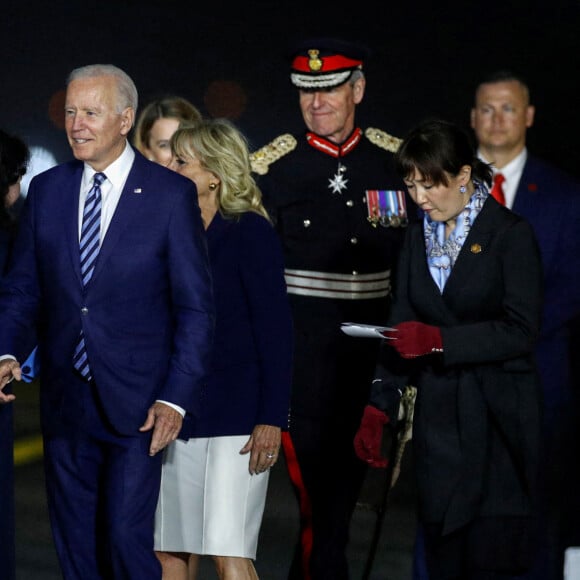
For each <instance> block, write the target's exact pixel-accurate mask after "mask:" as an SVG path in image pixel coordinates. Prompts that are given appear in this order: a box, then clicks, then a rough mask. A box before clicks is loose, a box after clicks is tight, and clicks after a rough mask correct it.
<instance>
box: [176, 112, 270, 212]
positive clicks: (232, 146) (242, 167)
mask: <svg viewBox="0 0 580 580" xmlns="http://www.w3.org/2000/svg"><path fill="white" fill-rule="evenodd" d="M171 151H172V152H173V155H175V156H176V157H180V158H182V159H187V158H188V157H189V158H191V157H195V158H197V159H198V160H199V162H200V163H201V165H202V166H203V167H204V169H206V170H207V171H209V172H211V173H213V174H214V175H215V176H216V177H218V178H219V179H220V182H221V183H220V187H219V189H218V195H217V200H218V208H219V211H220V213H221V214H222V215H223V216H224V217H229V218H236V217H239V216H240V215H241V214H243V213H246V212H248V211H253V212H255V213H257V214H260V215H261V216H263V217H265V218H266V219H268V220H270V217H269V215H268V212H267V211H266V208H265V207H264V205H263V204H262V192H261V191H260V188H259V187H258V184H257V183H256V181H255V180H254V178H253V176H252V169H251V165H250V153H249V148H248V142H247V140H246V138H245V136H244V135H243V134H242V133H241V132H240V131H239V130H238V129H237V128H236V127H235V125H234V124H233V123H232V122H231V121H229V120H227V119H205V120H203V121H200V122H199V123H196V124H195V125H188V124H185V123H183V124H182V125H180V127H179V128H178V129H177V131H176V132H175V133H174V134H173V135H172V137H171Z"/></svg>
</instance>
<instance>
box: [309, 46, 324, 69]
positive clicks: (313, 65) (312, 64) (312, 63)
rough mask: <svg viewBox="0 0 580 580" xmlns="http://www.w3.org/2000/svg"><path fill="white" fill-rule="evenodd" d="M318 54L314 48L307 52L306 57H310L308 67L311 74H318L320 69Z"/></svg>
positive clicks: (320, 62) (320, 63)
mask: <svg viewBox="0 0 580 580" xmlns="http://www.w3.org/2000/svg"><path fill="white" fill-rule="evenodd" d="M319 54H320V51H319V50H316V49H315V48H311V49H310V50H309V51H308V56H309V57H310V58H309V59H308V67H309V68H310V70H311V71H312V72H318V71H319V70H320V69H321V68H322V61H321V60H320V59H319V58H318V55H319Z"/></svg>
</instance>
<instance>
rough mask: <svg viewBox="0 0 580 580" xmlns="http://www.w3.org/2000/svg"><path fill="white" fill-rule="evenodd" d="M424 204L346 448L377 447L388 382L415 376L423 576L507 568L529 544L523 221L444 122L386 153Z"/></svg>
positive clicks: (529, 298) (530, 268)
mask: <svg viewBox="0 0 580 580" xmlns="http://www.w3.org/2000/svg"><path fill="white" fill-rule="evenodd" d="M396 164H397V169H398V171H399V173H400V174H401V176H402V177H403V178H404V179H405V184H406V186H407V188H408V190H409V193H410V195H411V197H412V198H413V200H414V201H416V203H417V205H418V206H419V207H420V208H421V210H422V211H423V213H424V219H423V221H422V223H421V222H420V223H417V224H414V225H413V226H410V227H409V230H408V233H407V239H406V242H405V246H404V249H403V252H402V254H401V259H400V263H399V266H398V270H397V282H396V287H395V296H394V304H393V309H392V313H391V321H390V325H391V326H392V327H393V328H394V330H392V331H387V332H386V333H385V338H386V340H384V341H383V347H382V356H381V360H380V363H379V365H378V369H377V380H375V381H374V383H373V393H372V396H371V401H370V403H371V404H370V405H369V406H368V407H367V409H366V410H365V414H364V416H363V420H362V423H361V427H360V429H359V432H358V433H357V437H356V439H355V448H356V449H357V454H358V455H359V457H360V458H361V459H363V460H364V461H367V462H368V463H370V464H371V465H372V464H373V463H375V462H377V461H380V443H379V440H378V438H377V434H379V433H381V431H382V425H383V424H384V422H385V421H386V420H387V417H386V414H385V410H386V409H387V405H386V401H387V399H388V397H387V393H388V392H389V391H390V390H391V391H392V389H393V387H396V388H402V387H403V386H404V385H414V386H416V387H417V400H416V405H415V410H414V421H413V448H414V453H415V466H416V477H417V485H418V497H419V521H420V524H421V526H422V528H423V531H424V535H425V546H426V558H427V566H428V569H429V578H430V580H440V579H445V580H451V579H454V580H475V579H477V580H482V579H492V578H493V579H498V578H504V577H505V576H504V574H516V573H521V572H523V571H525V569H526V568H527V567H528V565H529V561H530V557H531V554H532V552H533V538H532V536H533V534H532V530H533V529H534V514H535V494H536V487H537V481H536V477H537V469H538V460H539V457H538V453H539V421H540V394H539V393H540V391H539V378H538V374H537V372H536V365H535V361H534V355H533V352H534V343H535V341H536V339H537V336H538V332H539V325H540V314H541V306H542V272H541V261H540V254H539V250H538V247H537V244H536V239H535V237H534V234H533V232H532V229H531V227H530V226H529V225H528V223H527V222H526V221H524V220H523V219H522V218H520V217H518V216H517V215H515V214H514V213H512V212H511V211H510V210H508V209H506V208H505V207H503V206H502V205H500V204H499V203H498V202H496V200H495V199H493V198H492V197H491V196H490V195H489V191H488V185H489V183H490V181H491V169H490V168H489V166H487V165H485V164H484V163H482V162H481V161H480V160H479V159H477V157H476V155H475V150H474V148H473V147H472V145H471V143H470V141H469V138H468V136H467V135H466V134H465V133H464V132H463V131H462V130H460V129H459V128H458V127H456V126H455V125H453V124H450V123H447V122H444V121H427V122H424V123H422V124H421V125H419V126H418V127H417V128H415V129H414V130H413V131H412V132H411V133H410V134H409V136H408V137H407V138H406V139H405V140H404V142H403V143H402V145H401V147H400V149H399V150H398V153H397V154H396Z"/></svg>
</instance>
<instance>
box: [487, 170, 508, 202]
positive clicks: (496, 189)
mask: <svg viewBox="0 0 580 580" xmlns="http://www.w3.org/2000/svg"><path fill="white" fill-rule="evenodd" d="M504 181H505V177H504V176H503V175H502V174H501V173H496V174H495V176H494V178H493V187H492V188H491V191H490V194H491V196H492V197H494V198H495V199H496V200H497V201H498V202H499V203H501V204H502V205H505V196H504V194H503V187H502V183H503V182H504Z"/></svg>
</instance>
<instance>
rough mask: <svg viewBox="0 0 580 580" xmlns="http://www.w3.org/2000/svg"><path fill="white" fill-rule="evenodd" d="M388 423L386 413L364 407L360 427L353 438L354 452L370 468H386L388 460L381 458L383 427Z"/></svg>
mask: <svg viewBox="0 0 580 580" xmlns="http://www.w3.org/2000/svg"><path fill="white" fill-rule="evenodd" d="M388 422H389V417H388V416H387V414H386V413H384V412H383V411H381V410H380V409H377V408H376V407H373V406H372V405H367V406H366V407H365V410H364V413H363V416H362V419H361V422H360V427H359V428H358V431H357V432H356V435H355V436H354V450H355V452H356V454H357V456H358V458H359V459H361V460H362V461H364V462H365V463H368V464H369V465H370V466H371V467H386V466H387V463H388V460H387V458H386V457H382V456H381V442H382V439H383V425H385V424H386V423H388Z"/></svg>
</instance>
